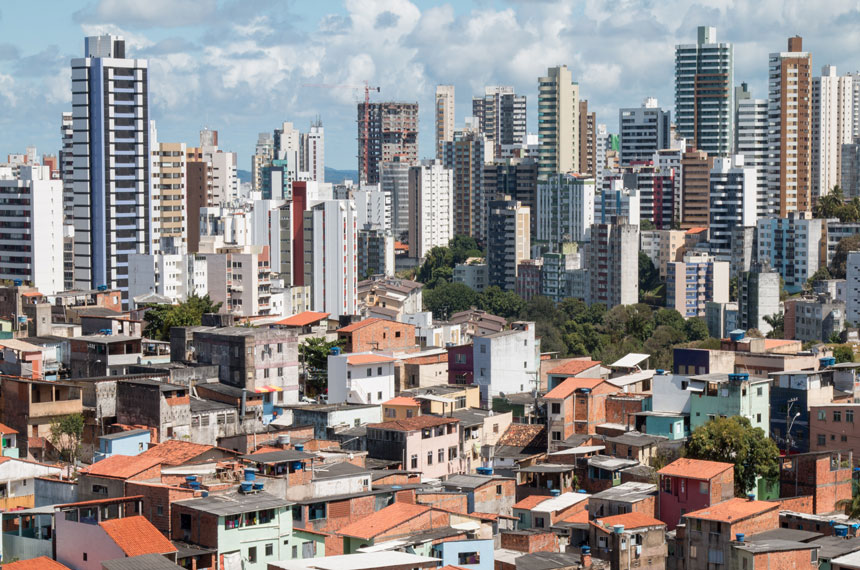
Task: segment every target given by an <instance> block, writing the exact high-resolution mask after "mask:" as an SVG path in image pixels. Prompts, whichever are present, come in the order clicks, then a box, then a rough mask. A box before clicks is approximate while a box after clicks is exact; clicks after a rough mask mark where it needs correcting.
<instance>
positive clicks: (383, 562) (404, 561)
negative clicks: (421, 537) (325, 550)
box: [269, 551, 439, 570]
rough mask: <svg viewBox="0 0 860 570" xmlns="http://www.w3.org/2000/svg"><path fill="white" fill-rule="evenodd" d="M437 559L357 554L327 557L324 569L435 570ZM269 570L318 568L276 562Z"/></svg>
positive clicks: (295, 562) (303, 563) (299, 562)
mask: <svg viewBox="0 0 860 570" xmlns="http://www.w3.org/2000/svg"><path fill="white" fill-rule="evenodd" d="M438 566H439V559H438V558H434V557H431V556H418V555H417V554H409V553H407V552H392V551H384V552H359V553H356V554H348V555H339V556H327V557H326V564H325V567H326V568H338V569H340V570H403V569H404V568H410V569H411V568H437V567H438ZM269 568H270V569H271V570H312V569H314V568H319V567H318V566H314V564H313V562H308V561H305V560H293V561H286V560H282V561H278V562H273V563H269Z"/></svg>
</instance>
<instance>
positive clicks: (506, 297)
mask: <svg viewBox="0 0 860 570" xmlns="http://www.w3.org/2000/svg"><path fill="white" fill-rule="evenodd" d="M525 305H526V302H525V301H523V298H522V297H520V296H519V295H517V294H516V293H514V292H513V291H502V289H501V288H500V287H497V286H495V285H493V286H491V287H487V288H486V289H484V291H483V292H482V293H481V294H480V295H478V308H479V309H482V310H484V311H487V312H488V313H491V314H493V315H498V316H500V317H505V318H506V319H511V318H514V317H516V316H517V315H519V314H520V313H521V312H522V310H523V308H525Z"/></svg>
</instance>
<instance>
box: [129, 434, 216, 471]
mask: <svg viewBox="0 0 860 570" xmlns="http://www.w3.org/2000/svg"><path fill="white" fill-rule="evenodd" d="M213 449H216V448H215V447H213V446H211V445H203V444H201V443H191V442H190V441H182V440H179V439H168V440H167V441H165V442H163V443H159V444H158V445H154V446H153V447H150V448H149V449H147V450H146V451H144V452H143V453H141V454H140V456H139V457H154V458H157V459H159V460H160V462H161V463H163V464H164V465H182V464H183V463H186V462H188V461H191V460H192V459H195V458H197V457H200V456H201V455H203V454H204V453H206V452H207V451H212V450H213Z"/></svg>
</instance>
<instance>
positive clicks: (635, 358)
mask: <svg viewBox="0 0 860 570" xmlns="http://www.w3.org/2000/svg"><path fill="white" fill-rule="evenodd" d="M649 358H651V355H650V354H640V353H636V352H631V353H630V354H628V355H627V356H623V357H621V358H619V359H618V360H616V361H615V362H613V363H612V364H610V365H609V366H611V367H612V368H636V367H637V366H639V365H640V364H642V363H643V362H645V361H646V360H648V359H649Z"/></svg>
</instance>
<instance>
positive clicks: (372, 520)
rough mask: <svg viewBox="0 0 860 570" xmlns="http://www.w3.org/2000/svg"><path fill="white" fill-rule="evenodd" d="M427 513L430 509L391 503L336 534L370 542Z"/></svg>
mask: <svg viewBox="0 0 860 570" xmlns="http://www.w3.org/2000/svg"><path fill="white" fill-rule="evenodd" d="M429 511H430V507H428V506H425V505H413V504H412V503H392V504H391V505H388V506H387V507H385V508H384V509H381V510H378V511H376V512H375V513H372V514H371V515H368V516H366V517H363V518H362V519H361V520H357V521H355V522H353V523H350V524H348V525H346V526H345V527H343V528H341V529H340V530H339V531H337V533H338V534H342V535H346V536H354V537H356V538H362V539H365V540H371V539H373V538H374V537H376V536H379V535H380V534H382V533H383V532H385V531H387V530H390V529H392V528H394V527H395V526H397V525H399V524H403V523H405V522H406V521H408V520H411V519H414V518H416V517H418V516H420V515H423V514H424V513H426V512H429Z"/></svg>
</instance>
